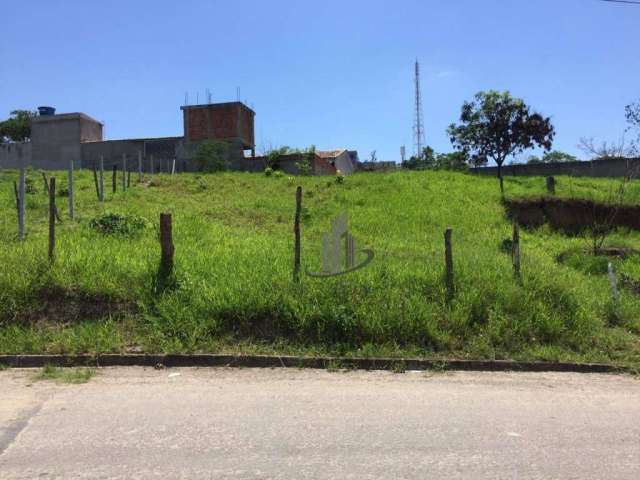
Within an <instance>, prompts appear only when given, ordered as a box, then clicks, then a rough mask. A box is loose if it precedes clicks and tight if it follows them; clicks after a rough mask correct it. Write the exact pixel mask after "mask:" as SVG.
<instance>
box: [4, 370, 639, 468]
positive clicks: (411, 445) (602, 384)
mask: <svg viewBox="0 0 640 480" xmlns="http://www.w3.org/2000/svg"><path fill="white" fill-rule="evenodd" d="M33 374H34V371H30V370H5V371H1V372H0V392H1V397H0V478H2V479H3V480H9V479H34V478H39V479H54V478H56V479H58V478H60V479H62V478H64V479H71V478H82V479H85V478H86V479H89V478H90V479H98V478H100V479H103V478H119V479H147V478H152V479H156V478H157V479H174V478H181V479H267V478H277V479H306V478H313V479H315V478H321V479H371V478H394V479H395V478H407V479H431V478H433V479H440V478H469V479H481V478H505V479H533V478H535V479H556V478H557V479H572V478H575V479H589V478H593V479H604V478H611V479H614V478H615V479H634V480H635V479H638V478H640V379H637V378H633V377H629V376H613V375H580V374H557V373H554V374H530V373H520V374H516V373H437V374H425V373H424V372H407V373H404V374H393V373H389V372H334V373H331V372H325V371H316V370H294V369H290V370H284V369H277V370H258V369H167V370H153V369H142V368H113V369H102V370H100V371H99V372H98V375H97V376H96V377H94V378H93V379H92V380H90V382H89V383H87V384H84V385H61V384H55V383H52V382H42V381H41V382H34V381H33V380H32V376H33Z"/></svg>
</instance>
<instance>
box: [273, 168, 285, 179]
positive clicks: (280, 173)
mask: <svg viewBox="0 0 640 480" xmlns="http://www.w3.org/2000/svg"><path fill="white" fill-rule="evenodd" d="M273 176H274V177H275V178H282V177H284V173H282V172H281V171H280V170H276V171H275V172H273Z"/></svg>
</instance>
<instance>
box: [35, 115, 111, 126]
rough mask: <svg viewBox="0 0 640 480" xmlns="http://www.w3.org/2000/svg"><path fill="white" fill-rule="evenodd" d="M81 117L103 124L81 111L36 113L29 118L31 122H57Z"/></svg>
mask: <svg viewBox="0 0 640 480" xmlns="http://www.w3.org/2000/svg"><path fill="white" fill-rule="evenodd" d="M78 118H80V119H83V120H89V121H90V122H94V123H99V124H100V125H104V124H103V123H102V122H99V121H98V120H96V119H95V118H91V117H90V116H89V115H87V114H86V113H82V112H74V113H56V114H55V115H38V116H36V117H33V118H32V119H31V121H32V122H37V123H43V122H57V121H60V120H75V119H78Z"/></svg>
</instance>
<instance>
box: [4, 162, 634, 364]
mask: <svg viewBox="0 0 640 480" xmlns="http://www.w3.org/2000/svg"><path fill="white" fill-rule="evenodd" d="M65 175H66V174H65V173H63V172H58V173H57V174H56V176H57V179H58V183H59V185H60V184H64V183H66V181H65V179H66V176H65ZM29 177H30V178H31V179H32V184H33V190H34V192H33V193H31V194H29V195H27V239H26V241H24V242H19V241H18V240H17V238H16V223H17V222H16V210H15V199H14V197H13V181H14V180H15V179H16V178H17V175H16V172H11V171H5V172H1V173H0V265H2V269H0V352H1V353H37V352H52V353H57V352H60V353H62V352H68V353H72V352H120V351H148V352H196V351H206V352H234V351H243V352H273V351H277V352H283V353H291V352H302V353H314V352H321V353H340V354H347V355H350V354H353V355H374V354H383V355H420V356H432V357H439V356H465V357H481V358H520V359H562V360H579V361H608V362H615V363H620V364H632V365H636V366H640V336H639V334H640V297H639V296H637V295H636V294H635V293H633V292H631V291H630V290H626V289H622V290H621V300H620V304H619V305H615V304H614V303H613V302H612V300H611V298H612V297H611V289H610V286H609V282H608V279H607V276H606V274H605V272H606V261H605V268H604V269H603V268H602V260H598V259H595V265H594V262H593V261H592V260H594V259H589V258H586V257H583V256H581V254H580V253H579V252H580V250H581V249H582V248H586V247H588V242H587V241H586V240H585V239H583V238H579V237H573V238H569V237H566V236H564V235H562V234H560V233H554V232H552V231H550V230H549V229H548V228H547V227H543V228H541V229H539V230H537V231H531V232H522V271H523V281H522V284H519V283H518V282H515V281H514V279H513V274H512V267H511V259H510V256H509V254H508V253H505V252H504V250H503V249H501V246H502V243H503V240H504V239H506V238H508V237H509V236H510V235H511V225H510V222H509V221H508V220H507V219H506V218H505V215H504V209H503V207H502V205H501V202H500V195H499V190H498V185H497V182H496V180H495V179H493V178H480V177H472V176H469V175H464V174H458V173H446V172H398V173H390V174H358V175H354V176H351V177H347V178H346V180H345V182H344V184H338V183H336V182H335V181H334V179H333V178H330V177H316V178H313V177H304V178H295V179H292V178H287V177H281V178H278V177H275V176H272V177H265V176H264V175H260V174H242V173H224V174H210V175H196V174H186V175H176V176H173V177H171V176H168V175H155V176H154V177H153V179H152V180H151V181H150V182H145V183H143V184H140V185H137V184H136V185H134V183H137V182H133V181H132V186H131V188H130V189H129V190H128V191H127V192H126V193H122V192H121V191H120V187H119V190H118V193H116V194H115V195H113V194H112V193H111V188H110V187H111V184H110V181H109V182H106V185H105V190H106V201H105V202H104V204H103V205H101V204H99V203H98V202H97V199H96V193H95V188H94V184H93V176H92V174H91V173H90V172H79V173H77V182H76V183H77V185H76V190H77V196H76V216H77V220H76V221H75V222H71V221H69V220H68V215H67V204H66V201H67V199H66V197H58V205H59V209H60V213H61V216H62V218H63V222H62V223H61V224H59V226H58V243H57V250H56V254H57V258H56V261H55V264H54V265H53V266H52V267H49V265H48V262H47V197H46V195H45V194H44V192H43V189H44V186H43V182H42V179H41V176H40V172H35V171H34V172H30V173H29ZM132 177H133V176H132ZM132 180H133V178H132ZM298 184H300V185H302V187H303V191H304V195H303V212H302V262H303V268H305V267H308V268H309V269H311V270H318V269H319V268H320V258H321V256H320V235H321V234H322V233H323V232H326V231H328V230H329V228H330V221H331V219H332V218H333V217H334V216H335V215H337V214H338V213H340V212H344V211H346V212H348V214H349V217H350V225H351V231H352V233H353V235H354V237H355V238H356V241H357V242H359V245H360V246H363V247H364V246H366V247H370V248H372V249H373V250H374V251H375V253H376V257H375V259H374V261H373V262H372V264H371V265H369V266H368V267H366V268H365V269H362V270H360V271H357V272H355V273H352V274H349V275H345V276H341V277H336V278H332V279H312V278H309V277H307V276H303V278H302V282H301V284H299V285H296V284H293V283H292V281H291V277H292V275H291V272H292V265H293V233H292V221H293V213H294V207H295V201H294V196H295V188H296V186H297V185H298ZM615 185H616V183H615V182H614V181H608V180H592V179H569V178H563V177H559V178H558V186H557V189H558V195H561V196H571V197H586V198H599V199H604V200H606V198H607V194H608V191H609V190H610V189H611V188H614V187H615ZM505 186H506V191H507V194H508V195H509V196H531V195H541V194H543V193H544V179H541V178H526V179H525V178H515V179H512V178H510V179H507V180H506V182H505ZM638 200H640V183H639V182H634V183H633V184H631V185H630V187H629V194H628V195H627V197H626V201H628V202H629V203H632V202H634V201H638ZM163 211H170V212H172V213H173V223H174V243H175V246H176V276H177V285H176V287H175V288H174V289H171V290H167V291H165V292H164V293H161V294H157V293H154V288H153V285H154V275H155V272H156V270H157V263H158V258H159V243H158V240H157V237H158V216H159V213H160V212H163ZM105 213H119V214H125V215H135V216H138V217H142V218H144V219H147V220H148V224H147V226H146V227H144V226H143V228H141V229H140V230H137V231H136V230H135V228H131V229H130V231H129V232H127V231H125V232H124V233H120V234H105V233H101V232H100V231H99V230H97V229H96V228H95V226H96V225H95V222H93V223H92V222H91V221H92V220H93V219H94V218H95V217H97V216H99V215H102V214H105ZM144 223H145V222H144V221H139V222H137V223H135V222H134V227H135V226H137V225H138V224H142V225H144ZM447 226H451V227H452V228H453V241H454V244H453V249H454V262H455V280H456V287H457V293H456V296H455V298H454V299H453V300H452V301H451V302H447V300H446V292H445V289H444V284H443V281H442V277H443V266H444V258H443V231H444V229H445V228H446V227H447ZM608 243H609V244H615V245H624V246H628V247H636V248H640V234H639V233H637V232H617V233H615V234H614V235H613V236H612V237H611V238H610V239H609V241H608ZM569 250H575V251H577V252H578V254H574V255H569V256H568V257H567V258H568V260H567V261H565V262H564V263H562V264H560V263H558V262H557V259H556V257H557V256H558V255H559V254H561V253H564V252H567V251H569ZM615 265H616V268H617V270H618V271H619V272H620V273H625V275H627V276H628V277H629V278H633V279H638V280H640V260H639V259H638V258H637V257H636V256H631V257H630V258H627V259H626V260H621V259H618V260H615Z"/></svg>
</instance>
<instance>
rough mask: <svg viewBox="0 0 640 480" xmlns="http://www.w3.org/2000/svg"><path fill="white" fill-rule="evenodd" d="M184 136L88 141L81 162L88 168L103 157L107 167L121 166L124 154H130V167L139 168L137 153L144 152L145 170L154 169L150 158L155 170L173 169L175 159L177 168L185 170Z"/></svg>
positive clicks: (129, 168) (128, 163)
mask: <svg viewBox="0 0 640 480" xmlns="http://www.w3.org/2000/svg"><path fill="white" fill-rule="evenodd" d="M182 142H183V139H182V137H166V138H134V139H127V140H106V141H104V142H87V143H83V144H82V145H81V155H82V163H83V166H84V167H85V168H93V167H94V166H97V165H99V161H100V157H102V158H103V159H104V166H105V168H106V169H110V168H112V167H113V165H114V164H115V165H117V166H118V168H122V156H123V155H126V156H127V170H131V171H137V170H138V154H140V155H142V170H143V171H144V172H149V171H151V161H152V160H153V162H154V167H153V171H154V172H161V171H162V172H166V171H168V170H170V168H171V164H172V161H173V159H174V158H176V170H177V171H182V170H184V160H188V159H186V158H185V157H184V155H180V154H179V153H182V152H184V150H182V149H181V144H182Z"/></svg>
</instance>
